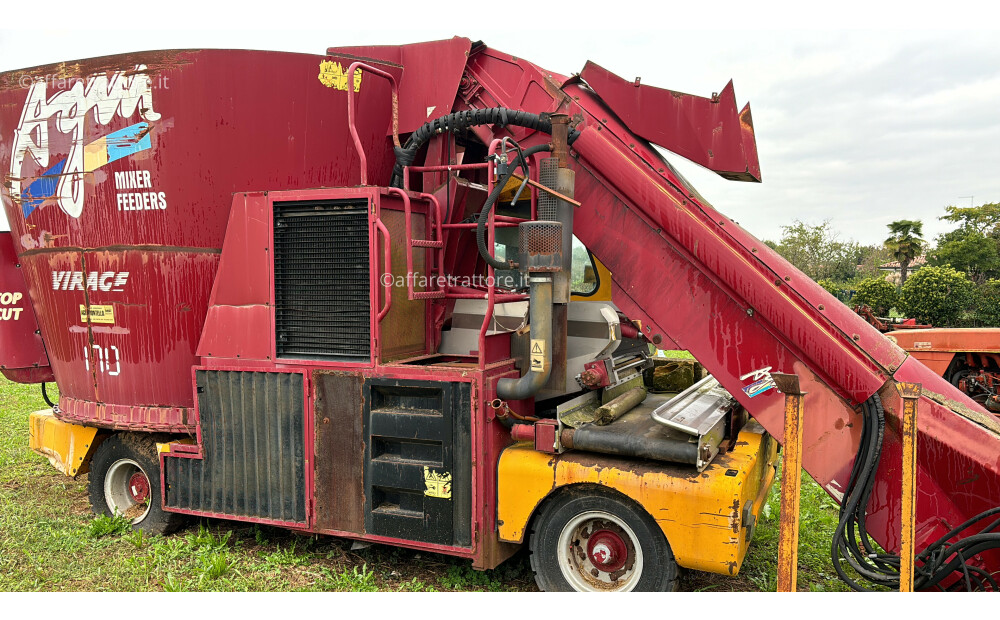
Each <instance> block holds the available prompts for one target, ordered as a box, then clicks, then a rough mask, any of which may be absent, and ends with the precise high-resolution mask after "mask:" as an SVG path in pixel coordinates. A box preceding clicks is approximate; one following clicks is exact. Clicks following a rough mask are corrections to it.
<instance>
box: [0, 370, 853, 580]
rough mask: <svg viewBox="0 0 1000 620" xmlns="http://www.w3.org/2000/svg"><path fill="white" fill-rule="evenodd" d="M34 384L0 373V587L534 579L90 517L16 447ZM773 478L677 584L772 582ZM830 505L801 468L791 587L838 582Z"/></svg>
mask: <svg viewBox="0 0 1000 620" xmlns="http://www.w3.org/2000/svg"><path fill="white" fill-rule="evenodd" d="M43 408H45V403H44V402H43V401H42V398H41V394H40V391H39V388H38V386H26V385H19V384H15V383H10V382H8V381H6V380H5V379H2V378H0V591H23V590H42V591H62V590H67V591H201V590H211V591H219V590H221V591H232V590H236V591H289V590H323V591H345V590H350V591H358V590H360V591H376V590H390V591H451V590H486V591H508V590H534V589H535V583H534V579H533V577H532V574H531V569H530V566H529V563H528V558H527V555H526V554H525V552H522V553H520V554H518V555H517V556H515V557H514V558H513V559H511V560H509V561H508V562H506V563H505V564H504V565H502V566H500V567H499V568H497V569H495V570H492V571H486V572H479V571H474V570H472V567H471V564H470V562H468V561H465V560H458V559H454V558H450V557H447V556H442V555H437V554H432V553H419V552H415V551H408V550H403V549H396V548H393V547H387V546H382V545H372V546H370V547H368V548H365V549H358V550H352V549H351V546H352V545H351V543H350V542H349V541H344V540H338V539H334V538H329V537H314V536H300V535H295V534H291V533H289V532H287V531H284V530H280V529H276V528H270V527H262V526H257V525H248V524H241V523H236V522H229V521H218V520H211V519H204V520H201V521H200V522H199V521H197V520H192V522H191V523H190V525H188V527H187V528H185V529H183V530H181V531H180V532H178V533H176V534H173V535H171V536H167V537H159V536H154V537H144V536H140V535H139V534H138V533H135V532H132V531H131V530H130V529H129V528H128V525H127V523H125V522H123V521H121V520H115V519H110V518H106V517H98V518H95V517H94V516H93V515H92V514H91V513H90V508H89V505H88V501H87V480H86V476H81V477H80V478H79V479H77V480H73V479H70V478H67V477H66V476H63V475H62V474H60V473H59V472H57V471H56V470H55V469H53V468H52V467H51V466H50V465H49V463H48V461H47V460H46V459H45V458H44V457H42V456H39V455H37V454H35V453H34V452H32V451H31V450H29V449H28V423H27V420H28V413H29V412H31V411H36V410H39V409H43ZM778 508H779V502H778V493H777V486H775V488H774V490H773V491H772V493H771V497H770V498H769V500H768V502H767V506H766V508H765V514H764V515H762V519H761V522H760V524H759V526H758V528H757V533H756V535H755V538H754V542H753V544H752V546H751V550H750V553H749V555H748V557H747V559H746V562H745V563H744V565H743V568H742V570H741V572H740V574H739V575H738V576H737V577H723V576H719V575H709V574H706V573H697V572H693V571H689V572H686V573H685V574H684V576H683V579H682V581H681V589H682V590H688V591H691V590H711V591H729V590H742V591H746V590H750V591H754V590H764V591H768V590H771V591H773V590H774V589H775V583H776V578H775V566H776V560H777V545H778V542H777V541H778V531H777V527H778ZM836 516H837V511H836V505H835V504H834V502H833V501H832V500H831V499H830V498H829V497H828V496H827V495H826V493H824V492H823V491H822V490H821V489H820V488H819V486H817V485H816V484H815V483H813V482H812V480H811V479H809V477H808V476H804V480H803V485H802V511H801V533H800V550H799V579H798V583H799V589H801V590H845V589H846V587H845V586H844V585H843V584H842V583H841V582H840V581H839V580H838V579H837V577H836V573H835V572H834V569H833V565H832V563H831V560H830V538H831V535H832V533H833V529H834V527H835V526H836Z"/></svg>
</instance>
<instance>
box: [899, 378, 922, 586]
mask: <svg viewBox="0 0 1000 620" xmlns="http://www.w3.org/2000/svg"><path fill="white" fill-rule="evenodd" d="M896 390H897V391H898V392H899V395H900V397H902V399H903V419H902V435H903V489H902V496H901V497H902V504H903V508H902V515H901V516H902V522H903V526H902V528H903V531H902V535H901V536H900V546H899V591H900V592H913V555H914V552H915V549H914V538H915V536H916V531H915V525H914V521H915V519H916V516H917V512H916V511H917V493H916V491H917V399H918V398H920V391H921V385H920V384H919V383H897V384H896Z"/></svg>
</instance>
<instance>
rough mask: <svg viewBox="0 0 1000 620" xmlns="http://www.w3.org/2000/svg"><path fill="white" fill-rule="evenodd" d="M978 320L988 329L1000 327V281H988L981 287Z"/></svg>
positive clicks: (977, 304)
mask: <svg viewBox="0 0 1000 620" xmlns="http://www.w3.org/2000/svg"><path fill="white" fill-rule="evenodd" d="M978 292H979V298H978V299H977V300H976V318H977V319H978V320H979V322H980V323H982V324H983V325H985V326H986V327H1000V280H988V281H986V282H984V283H983V284H982V286H980V287H979V291H978Z"/></svg>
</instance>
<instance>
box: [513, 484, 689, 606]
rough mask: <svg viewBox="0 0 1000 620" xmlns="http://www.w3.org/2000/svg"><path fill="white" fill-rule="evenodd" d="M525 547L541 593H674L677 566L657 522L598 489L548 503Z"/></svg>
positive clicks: (574, 490) (581, 489) (580, 490)
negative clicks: (616, 551) (529, 552)
mask: <svg viewBox="0 0 1000 620" xmlns="http://www.w3.org/2000/svg"><path fill="white" fill-rule="evenodd" d="M598 528H600V529H598ZM595 535H598V536H599V538H595ZM585 540H586V541H588V542H587V543H586V544H587V545H588V548H584V547H583V544H584V543H583V541H585ZM529 546H530V549H531V568H532V570H533V571H534V572H535V582H536V583H537V584H538V587H539V588H540V589H542V590H544V591H546V592H572V591H574V590H575V591H584V592H587V591H635V592H672V591H674V590H676V589H677V581H678V580H677V575H678V567H677V562H676V561H675V560H674V554H673V552H672V551H671V550H670V545H669V544H668V543H667V539H666V537H665V536H664V535H663V532H662V531H661V530H660V528H659V526H657V525H656V522H655V521H653V519H652V518H651V517H650V516H649V515H648V514H647V513H646V511H645V510H643V509H642V508H641V507H640V506H639V505H638V504H636V503H635V502H634V501H632V500H630V499H628V498H627V497H624V496H622V495H620V494H618V493H615V492H613V491H608V490H605V489H602V488H600V487H591V486H583V487H579V488H568V489H566V490H564V491H562V492H561V493H559V494H558V495H556V496H554V497H552V498H551V499H549V500H547V501H546V502H545V503H544V504H543V505H542V507H541V508H540V509H539V513H538V515H537V516H536V517H535V519H534V521H533V523H532V526H531V538H530V541H529ZM561 549H565V551H564V552H560V550H561ZM615 549H617V550H618V551H619V553H617V554H616V553H615V552H614V550H615ZM622 551H624V553H622ZM594 558H603V559H604V560H605V561H606V562H605V563H601V562H599V561H595V560H594ZM622 558H624V559H622ZM637 564H638V566H637ZM603 569H608V570H603Z"/></svg>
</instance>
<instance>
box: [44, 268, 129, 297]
mask: <svg viewBox="0 0 1000 620" xmlns="http://www.w3.org/2000/svg"><path fill="white" fill-rule="evenodd" d="M128 274H129V272H128V271H104V272H99V271H91V272H90V273H87V274H85V273H84V272H82V271H53V272H52V290H53V291H82V290H83V288H84V286H86V287H87V289H88V290H91V291H98V290H100V291H104V292H105V293H106V292H108V291H114V292H121V291H124V290H125V288H124V287H125V284H126V283H127V282H128Z"/></svg>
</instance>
